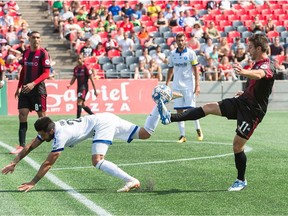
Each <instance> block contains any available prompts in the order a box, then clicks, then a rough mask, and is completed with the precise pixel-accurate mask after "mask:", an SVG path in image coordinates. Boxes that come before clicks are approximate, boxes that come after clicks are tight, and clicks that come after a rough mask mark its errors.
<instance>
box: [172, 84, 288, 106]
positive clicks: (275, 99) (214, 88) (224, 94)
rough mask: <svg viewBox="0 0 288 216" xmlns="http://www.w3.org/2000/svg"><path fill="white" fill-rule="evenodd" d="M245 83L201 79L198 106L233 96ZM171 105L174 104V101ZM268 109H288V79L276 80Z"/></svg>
mask: <svg viewBox="0 0 288 216" xmlns="http://www.w3.org/2000/svg"><path fill="white" fill-rule="evenodd" d="M244 85H245V81H236V82H233V81H224V82H219V81H201V83H200V88H201V93H200V95H199V97H198V98H197V106H199V105H203V104H205V103H208V102H215V101H220V100H222V98H228V97H233V96H234V94H235V93H236V92H237V91H239V90H242V89H243V86H244ZM170 106H173V103H171V105H170ZM169 108H170V109H171V108H172V107H169ZM268 109H283V110H288V80H277V81H275V84H274V88H273V92H272V94H271V96H270V103H269V107H268Z"/></svg>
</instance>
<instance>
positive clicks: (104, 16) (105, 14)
mask: <svg viewBox="0 0 288 216" xmlns="http://www.w3.org/2000/svg"><path fill="white" fill-rule="evenodd" d="M109 14H111V12H109V10H108V8H104V11H103V13H101V14H100V15H99V17H100V21H103V22H104V21H105V20H106V17H107V16H108V15H109ZM112 16H113V15H112Z"/></svg>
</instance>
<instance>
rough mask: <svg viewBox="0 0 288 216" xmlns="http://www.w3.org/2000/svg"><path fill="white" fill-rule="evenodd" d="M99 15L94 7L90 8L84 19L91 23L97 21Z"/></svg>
mask: <svg viewBox="0 0 288 216" xmlns="http://www.w3.org/2000/svg"><path fill="white" fill-rule="evenodd" d="M99 16H100V15H99V14H98V13H97V9H96V8H95V7H93V6H92V7H90V9H89V12H88V14H87V17H86V19H87V20H90V21H92V20H98V19H99Z"/></svg>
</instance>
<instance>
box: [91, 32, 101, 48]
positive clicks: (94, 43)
mask: <svg viewBox="0 0 288 216" xmlns="http://www.w3.org/2000/svg"><path fill="white" fill-rule="evenodd" d="M89 41H90V43H91V46H92V47H93V49H95V48H96V46H97V44H98V43H99V42H102V38H101V37H100V35H99V34H98V33H94V34H93V35H92V36H91V37H90V38H89Z"/></svg>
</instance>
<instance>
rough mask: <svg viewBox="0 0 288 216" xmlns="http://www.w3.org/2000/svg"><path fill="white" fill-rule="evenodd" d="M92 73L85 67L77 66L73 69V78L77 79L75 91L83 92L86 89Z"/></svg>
mask: <svg viewBox="0 0 288 216" xmlns="http://www.w3.org/2000/svg"><path fill="white" fill-rule="evenodd" d="M91 74H92V72H91V71H90V70H89V69H88V68H87V66H86V65H77V66H76V67H75V68H74V71H73V76H74V77H76V79H77V89H78V90H83V89H88V80H89V76H90V75H91Z"/></svg>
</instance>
